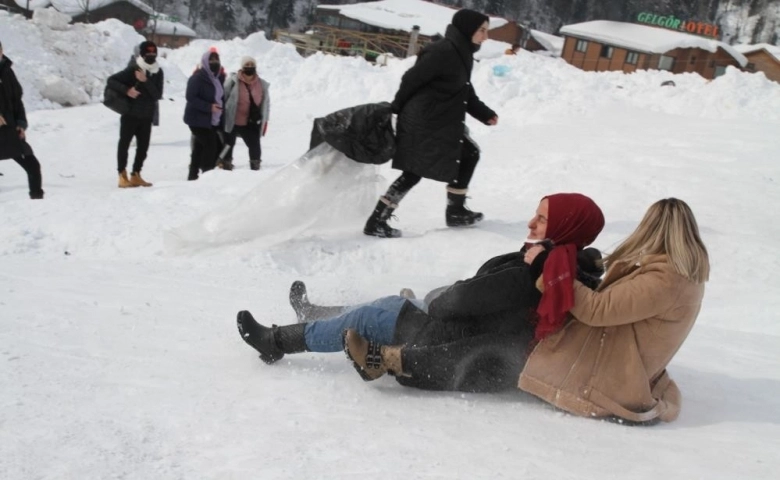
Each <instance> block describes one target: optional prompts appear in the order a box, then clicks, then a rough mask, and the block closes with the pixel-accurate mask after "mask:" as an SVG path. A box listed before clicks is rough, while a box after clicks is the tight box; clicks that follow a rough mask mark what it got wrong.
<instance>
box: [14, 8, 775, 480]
mask: <svg viewBox="0 0 780 480" xmlns="http://www.w3.org/2000/svg"><path fill="white" fill-rule="evenodd" d="M18 22H21V20H19V19H18V18H11V17H7V16H6V17H0V32H2V38H0V40H1V41H2V42H3V45H4V47H5V52H6V54H7V55H8V56H9V57H11V58H13V59H14V60H15V61H16V71H17V73H18V74H19V76H20V77H21V78H23V79H30V78H34V71H30V70H29V69H31V68H37V67H36V65H41V64H42V63H43V62H44V60H45V59H43V58H39V57H37V56H36V55H44V53H39V52H46V51H47V44H46V43H45V41H44V40H41V39H40V38H35V39H30V38H25V37H20V36H16V35H24V34H25V32H27V29H26V27H25V26H24V25H22V24H20V23H18ZM105 28H116V29H117V31H115V32H112V35H113V37H112V38H114V37H117V38H125V35H126V34H127V32H126V31H124V30H121V29H120V27H111V26H110V25H109V26H107V27H105ZM40 42H43V43H40ZM28 44H30V45H33V44H34V45H39V44H40V45H43V47H44V48H41V49H38V48H37V47H36V48H29V49H27V50H24V49H23V47H24V46H25V45H28ZM214 44H215V45H216V46H217V47H218V48H219V49H220V50H221V52H222V58H223V61H224V63H225V64H226V65H227V66H228V67H229V68H231V69H233V68H237V67H238V62H239V59H240V57H241V56H242V55H245V54H253V55H255V56H256V57H257V59H258V69H259V71H260V72H261V75H263V76H264V77H265V78H266V79H267V80H269V81H270V82H271V84H272V85H271V95H272V102H273V104H272V113H271V120H270V127H269V132H268V136H267V137H266V138H265V139H264V141H263V152H264V153H263V169H262V170H260V171H259V172H253V171H250V170H249V168H248V158H247V154H246V150H245V149H244V148H243V147H239V148H238V149H237V154H236V165H237V168H236V170H234V171H232V172H225V171H214V172H210V173H208V174H206V175H204V176H203V177H202V178H201V180H199V181H197V182H187V181H186V180H185V179H186V176H187V164H188V162H189V131H188V130H187V128H186V126H185V125H184V124H183V123H182V122H181V117H182V114H183V109H184V101H183V98H182V92H183V88H184V83H185V81H186V77H187V75H188V74H189V73H190V72H191V71H192V68H193V67H194V65H196V64H197V62H198V60H199V58H200V55H201V53H202V52H203V51H204V50H205V49H206V48H207V47H208V46H210V45H212V42H206V41H198V42H195V43H194V44H193V45H192V46H189V47H186V48H183V49H180V50H176V51H171V52H169V53H168V58H167V59H166V60H165V63H164V67H165V69H166V70H165V72H166V78H167V79H168V80H169V82H168V84H167V85H166V95H165V100H164V101H163V102H161V114H162V118H161V125H160V127H159V128H155V129H154V132H153V137H152V146H151V149H150V154H149V158H148V160H147V162H146V166H145V168H144V175H145V177H147V178H148V179H149V180H150V181H153V182H154V184H155V185H154V187H152V188H148V189H131V190H119V189H117V188H116V171H115V166H116V160H115V148H116V147H115V145H116V140H117V137H118V128H119V127H118V123H119V119H118V117H117V116H116V115H115V114H113V113H112V112H110V111H109V110H107V109H106V108H105V107H103V106H102V105H99V104H92V105H87V106H82V107H75V108H67V109H63V108H56V109H52V106H51V105H50V104H48V103H46V102H43V101H37V102H36V101H33V102H31V103H30V105H29V106H30V107H31V110H33V111H31V112H30V114H29V117H30V118H29V119H30V130H29V132H28V133H29V140H30V142H31V144H32V145H33V147H34V148H35V150H36V152H37V154H38V157H39V158H40V159H41V162H42V164H43V174H44V189H45V190H46V199H45V200H43V201H30V200H29V199H27V186H26V179H25V177H24V173H23V172H22V170H21V169H20V168H19V167H18V166H17V165H16V164H14V163H13V162H11V161H7V162H0V172H2V173H3V174H4V176H3V177H0V222H2V223H1V224H0V225H1V226H0V478H3V479H6V478H7V479H14V480H16V479H79V480H81V479H107V478H121V479H188V480H191V479H243V478H262V479H315V478H316V479H320V478H322V479H344V478H366V477H376V476H383V477H389V478H414V479H416V478H442V479H450V478H462V479H476V478H479V479H496V478H507V479H515V478H524V479H545V480H546V479H550V478H560V479H599V480H603V479H609V478H615V479H625V478H639V479H650V478H669V479H672V478H674V479H735V478H741V479H770V478H777V472H778V469H780V459H779V458H778V453H777V452H779V451H780V314H778V311H780V288H778V287H780V281H778V280H777V275H776V272H777V271H778V269H780V242H778V240H777V239H778V238H780V222H778V214H777V206H778V205H780V188H778V182H780V165H779V164H778V153H780V137H778V135H777V132H778V128H780V86H778V85H777V84H775V83H772V82H769V81H767V80H766V79H764V78H763V77H762V76H761V75H748V74H741V73H739V72H736V71H729V72H728V73H727V74H726V75H725V76H724V77H722V78H719V79H717V80H715V81H712V82H707V81H705V80H703V79H702V78H700V77H698V76H696V75H680V76H672V75H670V74H668V73H667V72H645V73H636V74H632V75H623V74H616V73H605V74H595V73H584V72H581V71H579V70H577V69H574V68H572V67H570V66H568V65H566V64H565V63H564V62H563V61H561V60H559V59H551V58H547V57H543V56H537V55H533V54H528V53H521V54H520V55H518V56H517V57H511V58H510V57H497V58H489V59H485V60H483V61H481V62H480V63H479V64H478V65H476V67H475V71H474V74H473V80H474V84H475V86H476V89H477V92H478V93H479V94H480V96H481V97H482V99H483V100H484V101H485V102H486V103H487V104H488V105H490V106H491V107H492V108H493V109H495V110H496V111H497V112H499V115H500V122H499V125H498V126H496V127H486V126H483V125H480V124H477V123H475V122H473V121H470V127H471V128H472V132H473V135H474V137H475V138H476V139H477V140H478V141H479V142H480V144H481V146H482V148H483V155H482V161H481V164H480V166H479V167H478V169H477V172H476V176H475V178H474V181H473V184H472V190H471V195H472V197H473V198H472V199H471V200H470V204H471V206H472V207H473V208H474V209H476V210H479V211H483V212H485V214H486V217H487V218H486V220H485V221H484V222H483V223H482V224H481V225H480V226H479V227H478V228H472V229H465V230H452V229H448V228H447V227H445V225H444V204H445V193H444V187H443V185H441V184H438V183H434V182H430V181H424V182H421V184H420V185H419V186H418V187H417V188H415V190H414V191H413V192H412V193H411V194H410V195H409V196H408V197H407V199H406V200H405V201H404V203H403V205H402V206H401V208H400V209H399V210H398V211H397V214H398V216H399V221H398V222H397V223H398V224H399V226H400V228H402V229H403V230H404V233H405V235H406V236H405V237H404V238H402V239H398V240H380V239H374V238H368V237H365V236H363V235H362V233H361V228H362V224H363V221H364V220H365V216H366V215H367V214H368V213H369V210H370V208H371V204H372V203H373V201H374V199H373V198H370V197H371V195H368V197H369V198H368V199H367V200H366V199H363V200H357V201H356V200H355V199H356V198H362V197H354V196H350V195H341V193H342V192H340V191H335V190H333V188H336V187H329V186H328V185H342V183H340V180H343V178H344V176H347V175H353V174H354V175H360V176H361V177H360V179H359V180H356V182H357V183H359V185H361V186H362V187H365V188H366V189H369V190H370V191H371V192H373V193H374V194H376V193H377V192H378V191H380V190H382V189H383V188H384V187H385V186H386V185H387V183H388V181H390V180H392V179H394V178H395V176H396V175H397V172H395V171H393V170H391V169H390V167H389V166H388V165H384V166H382V167H379V168H377V169H376V171H373V169H374V168H375V167H370V168H371V169H372V171H370V172H366V171H364V170H363V169H358V170H354V169H350V168H345V169H336V170H334V171H331V172H329V173H328V174H327V175H336V176H340V177H339V178H336V179H335V180H334V179H333V177H327V178H328V180H323V181H322V182H321V183H318V182H316V181H313V180H316V179H317V178H321V177H318V175H323V174H324V173H323V172H318V169H319V168H321V167H322V162H321V161H318V160H314V161H310V162H296V161H297V159H298V157H300V156H301V155H302V154H303V153H304V152H305V151H306V150H307V147H308V141H309V138H308V135H309V133H310V131H311V125H312V120H313V118H315V117H317V116H321V115H323V114H326V113H329V112H331V111H334V110H336V109H339V108H343V107H347V106H351V105H355V104H358V103H365V102H374V101H384V100H389V99H391V98H392V95H393V94H394V92H395V89H396V88H397V86H398V82H399V79H400V77H401V75H402V73H403V71H404V70H405V69H406V68H408V67H409V65H410V64H411V62H412V60H406V61H397V62H395V63H391V64H390V65H389V66H388V67H384V68H380V67H373V66H370V65H368V64H366V63H365V62H363V61H362V60H359V59H350V58H335V57H325V56H313V57H310V58H308V59H305V60H304V59H302V58H300V57H298V56H297V55H296V54H295V52H294V51H293V50H292V49H290V47H288V46H284V45H278V44H274V43H270V42H267V41H265V40H264V39H262V38H259V37H250V38H249V39H247V40H234V41H226V42H216V43H214ZM131 47H132V44H131V43H129V44H128V45H127V48H128V49H127V50H126V51H127V52H128V53H127V54H125V53H122V55H121V58H119V59H118V60H117V62H118V65H120V66H121V65H123V64H124V63H125V62H126V57H127V56H128V55H129V51H130V48H131ZM112 48H113V47H112ZM116 48H117V50H118V51H122V52H124V51H125V50H124V47H122V48H119V46H117V47H116ZM17 49H18V50H17ZM49 54H52V55H53V53H49ZM63 64H65V63H63ZM496 65H505V66H506V67H508V68H509V72H508V73H506V74H505V75H503V76H501V77H496V76H494V75H493V67H494V66H496ZM63 68H64V67H63ZM74 68H76V67H74ZM669 79H673V80H674V81H675V82H676V84H677V86H676V87H660V84H661V82H662V81H664V80H669ZM28 92H29V95H30V97H31V100H34V99H35V98H39V97H36V93H35V87H31V88H30V89H29V90H28ZM375 174H379V177H378V180H379V181H375V179H376V178H377V177H375ZM329 182H333V183H329ZM301 185H307V186H309V188H305V189H302V188H300V187H301ZM560 191H578V192H583V193H585V194H588V195H590V196H592V197H593V198H594V199H596V201H597V202H598V203H599V204H600V205H601V206H602V208H603V210H604V213H605V215H606V219H607V224H606V228H605V230H604V233H603V234H602V235H601V237H600V238H599V239H598V240H597V242H596V246H597V247H599V248H602V249H605V250H609V249H610V247H612V246H614V245H615V244H616V242H618V241H619V240H620V239H621V238H623V237H624V236H625V235H626V234H628V233H629V232H630V231H631V230H632V229H633V228H634V226H635V225H636V223H637V222H638V220H639V219H640V218H641V216H642V214H643V213H644V211H645V209H646V208H647V207H648V206H649V205H650V204H651V203H652V202H654V201H656V200H658V199H660V198H663V197H666V196H676V197H679V198H682V199H685V200H686V201H688V202H689V203H690V205H691V206H692V207H693V209H694V211H695V212H696V214H697V217H698V220H699V223H700V226H701V230H702V234H703V237H704V240H705V242H706V243H707V246H708V247H709V251H710V255H711V260H712V267H713V272H712V278H711V281H710V283H709V284H708V290H707V294H706V296H705V301H704V307H703V310H702V312H701V315H700V317H699V320H698V323H697V325H696V327H695V328H694V330H693V331H692V333H691V335H690V337H689V339H688V341H687V342H686V343H685V345H684V346H683V348H682V349H681V351H680V352H679V354H678V355H677V356H676V357H675V359H674V361H673V363H672V365H671V367H670V372H671V375H672V377H673V378H675V380H676V381H677V382H678V384H679V386H680V388H681V390H682V392H683V396H684V403H683V410H682V414H681V416H680V418H679V419H678V420H677V421H676V422H674V423H672V424H665V425H659V426H656V427H653V428H628V427H623V426H619V425H613V424H608V423H605V422H599V421H593V420H587V419H580V418H576V417H572V416H570V415H566V414H562V413H560V412H557V411H555V410H553V409H551V408H550V407H548V406H546V405H545V404H543V403H541V402H539V401H536V400H534V399H532V398H529V397H527V396H524V395H522V394H520V393H517V394H511V395H466V394H460V393H436V392H425V391H417V390H413V389H407V388H403V387H401V386H399V385H397V384H396V383H395V382H394V381H393V379H392V378H382V379H380V380H378V381H376V382H373V383H369V384H367V383H364V382H363V381H361V380H360V378H359V377H358V375H357V374H356V373H355V372H354V370H353V369H352V367H351V366H350V364H349V363H348V362H347V361H346V359H345V358H344V356H343V355H342V354H332V355H324V354H312V353H307V354H301V355H295V356H289V357H287V358H285V359H284V360H283V361H281V362H280V363H279V364H277V365H273V366H267V365H264V364H262V363H261V362H260V360H259V359H258V358H257V355H255V354H254V353H253V351H252V350H251V349H249V347H247V346H246V345H245V344H244V343H243V341H242V340H241V339H240V337H239V335H238V333H237V331H236V327H235V314H236V312H237V311H238V310H241V309H249V310H251V311H252V312H253V313H254V314H255V316H256V317H258V318H259V319H261V321H263V322H265V323H268V324H270V323H278V324H286V323H292V322H294V321H295V316H294V314H293V311H292V309H291V308H290V307H289V305H288V303H287V291H288V288H289V286H290V284H291V283H292V281H293V280H295V279H302V280H305V281H306V282H307V284H308V285H309V288H310V295H311V297H312V299H313V300H314V301H318V302H321V303H341V302H360V301H365V300H369V299H373V298H375V297H378V296H382V295H386V294H391V293H397V292H398V290H399V289H400V288H402V287H411V288H413V289H414V290H415V291H417V292H418V294H423V293H425V292H426V291H427V290H429V289H431V288H434V287H437V286H439V285H443V284H446V283H450V282H452V281H453V280H455V279H458V278H463V277H466V276H470V275H472V274H473V273H474V271H475V270H476V268H477V267H478V266H479V265H480V264H481V263H482V262H483V261H484V260H485V259H487V258H489V257H491V256H494V255H496V254H500V253H505V252H507V251H510V250H513V249H516V248H518V247H519V246H520V243H521V241H522V240H523V239H524V238H525V234H526V227H525V223H526V221H527V220H528V218H529V217H530V215H531V214H532V212H533V211H534V209H535V207H536V205H537V203H538V200H539V198H540V197H541V196H542V195H544V194H548V193H553V192H560ZM313 200H316V201H313ZM356 202H357V203H358V204H359V205H356V204H355V203H356ZM269 205H276V206H279V205H284V206H285V208H286V209H287V210H286V211H288V212H289V214H288V215H287V216H285V217H284V218H279V217H278V216H276V217H275V212H274V211H269V209H268V208H264V207H267V206H269ZM291 205H292V206H291ZM295 205H301V206H303V205H306V208H303V207H301V208H297V209H296V208H294V207H295ZM312 205H313V206H312ZM358 206H359V208H358ZM236 212H244V213H243V214H236ZM333 212H338V213H340V214H341V213H342V212H343V214H342V215H338V217H339V222H338V223H334V224H333V225H332V226H328V225H322V223H321V222H320V223H319V224H317V223H316V222H314V220H316V218H317V217H318V216H321V215H332V214H333ZM209 221H216V222H217V223H218V224H219V225H221V228H223V229H224V232H225V234H226V235H227V238H228V239H229V237H230V235H229V234H230V233H231V232H236V236H237V237H239V236H240V234H245V233H246V232H247V231H248V229H249V230H251V229H254V230H252V231H254V232H258V233H257V234H256V235H257V236H256V237H255V238H250V239H249V240H246V238H244V239H243V241H237V242H232V241H216V242H208V241H204V240H205V239H202V238H197V236H195V238H193V237H192V236H190V237H187V238H186V240H188V242H187V246H188V248H181V245H179V244H176V243H175V242H173V243H171V242H170V241H168V240H169V239H170V238H171V234H172V233H173V232H178V233H179V234H180V236H181V234H182V232H185V236H186V232H192V231H197V228H196V229H194V230H192V229H187V228H182V226H192V225H193V224H195V225H197V223H193V222H201V225H202V226H204V227H208V225H207V224H206V223H208V222H209ZM203 222H206V223H203ZM277 224H278V225H279V228H278V229H274V226H275V225H277ZM166 239H168V240H166Z"/></svg>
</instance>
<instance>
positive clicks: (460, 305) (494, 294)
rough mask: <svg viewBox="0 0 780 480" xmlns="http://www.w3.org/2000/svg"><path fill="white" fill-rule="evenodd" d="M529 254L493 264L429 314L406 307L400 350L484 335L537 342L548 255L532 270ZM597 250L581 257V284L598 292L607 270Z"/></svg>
mask: <svg viewBox="0 0 780 480" xmlns="http://www.w3.org/2000/svg"><path fill="white" fill-rule="evenodd" d="M524 256H525V248H523V249H522V250H520V251H519V252H512V253H507V254H504V255H500V256H498V257H494V258H491V259H490V260H488V261H487V262H485V264H484V265H482V266H481V267H480V268H479V270H478V271H477V274H476V275H474V276H473V277H471V278H469V279H466V280H461V281H458V282H456V283H454V284H453V285H451V286H450V287H449V288H447V289H446V290H445V291H444V292H443V293H442V294H441V295H439V296H438V297H436V298H435V299H434V300H433V301H432V302H431V303H430V304H429V305H428V313H427V314H426V313H425V312H423V311H422V310H420V309H418V308H417V307H415V306H414V304H412V303H411V302H406V304H404V306H403V307H402V309H401V312H400V313H399V315H398V321H397V323H396V327H395V332H394V335H393V343H394V344H395V345H415V346H426V345H441V344H443V343H449V342H453V341H456V340H460V339H463V338H468V337H473V336H477V335H481V334H485V333H493V334H499V335H522V336H524V337H527V338H528V340H529V342H530V341H531V340H532V339H533V335H534V330H535V327H536V326H535V322H533V321H531V320H532V318H533V317H532V316H533V315H534V313H533V312H534V310H535V309H536V307H537V305H538V304H539V300H540V299H541V293H540V292H539V291H538V290H537V289H536V279H537V278H539V275H541V273H542V270H543V268H544V261H545V260H546V259H547V254H546V252H544V253H541V254H539V255H538V256H537V257H536V259H535V260H534V263H533V265H528V264H527V263H525V261H524V260H523V257H524ZM598 258H601V254H600V253H599V252H598V250H596V249H593V248H589V249H586V250H584V251H581V252H579V254H578V256H577V264H578V268H577V279H578V280H580V281H582V282H583V283H584V284H585V285H587V286H589V287H591V288H596V286H598V282H599V277H600V276H601V275H602V274H603V268H602V267H601V266H599V265H597V264H596V262H595V260H596V259H598Z"/></svg>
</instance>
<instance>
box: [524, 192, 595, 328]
mask: <svg viewBox="0 0 780 480" xmlns="http://www.w3.org/2000/svg"><path fill="white" fill-rule="evenodd" d="M545 198H546V199H547V201H548V202H549V209H548V215H547V216H548V218H547V239H549V240H551V241H552V242H553V244H554V245H555V247H554V248H553V249H552V251H551V252H550V253H549V255H548V256H547V260H546V261H545V262H544V270H543V274H542V276H543V279H544V293H543V294H542V299H541V301H540V302H539V306H538V307H537V309H536V313H538V314H539V322H538V323H537V325H536V331H535V334H534V338H535V340H536V341H537V342H538V341H540V340H542V339H543V338H544V337H546V336H548V335H550V334H551V333H554V332H556V331H558V330H559V329H560V328H561V327H562V326H563V321H564V320H565V319H566V314H567V313H568V312H569V310H571V307H573V306H574V277H575V276H576V275H577V251H578V250H582V249H583V248H585V247H586V246H588V245H590V244H591V243H593V241H594V240H596V237H597V236H598V235H599V233H601V229H602V228H604V214H603V213H601V209H600V208H599V207H598V205H596V202H594V201H593V200H591V199H590V198H589V197H586V196H585V195H582V194H579V193H556V194H555V195H549V196H547V197H544V198H542V200H544V199H545Z"/></svg>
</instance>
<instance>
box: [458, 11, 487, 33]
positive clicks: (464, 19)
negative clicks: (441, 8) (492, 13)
mask: <svg viewBox="0 0 780 480" xmlns="http://www.w3.org/2000/svg"><path fill="white" fill-rule="evenodd" d="M489 21H490V18H489V17H488V16H487V15H485V14H483V13H479V12H476V11H474V10H469V9H467V8H464V9H462V10H458V11H457V12H455V15H453V16H452V25H453V26H454V27H455V28H457V29H458V31H460V33H462V34H463V35H465V36H466V38H468V39H471V37H473V36H474V34H475V33H476V32H477V30H478V29H479V27H480V26H482V24H483V23H485V22H489Z"/></svg>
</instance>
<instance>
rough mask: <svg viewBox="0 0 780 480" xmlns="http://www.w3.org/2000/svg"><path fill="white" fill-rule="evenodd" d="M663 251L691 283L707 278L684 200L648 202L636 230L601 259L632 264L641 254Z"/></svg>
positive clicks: (607, 262)
mask: <svg viewBox="0 0 780 480" xmlns="http://www.w3.org/2000/svg"><path fill="white" fill-rule="evenodd" d="M658 254H665V255H667V257H668V258H669V263H670V264H671V265H672V267H674V270H675V271H676V272H677V273H679V274H680V275H682V276H683V277H685V278H687V279H689V280H691V281H692V282H695V283H704V282H706V281H707V280H709V278H710V260H709V256H708V255H707V248H706V247H705V246H704V242H702V241H701V237H700V236H699V226H698V224H697V223H696V218H695V217H694V216H693V211H691V207H689V206H688V204H687V203H685V202H683V201H682V200H679V199H677V198H665V199H663V200H659V201H657V202H655V203H654V204H652V205H651V206H650V208H649V209H648V210H647V213H645V216H644V218H643V219H642V221H641V222H639V226H637V227H636V230H634V232H633V233H632V234H631V235H629V236H628V238H627V239H625V240H624V241H623V243H621V244H620V245H619V246H618V247H617V248H616V249H615V251H614V252H612V254H611V255H609V256H608V257H607V258H605V259H604V263H605V265H607V266H611V265H614V264H617V263H621V262H630V263H635V262H637V261H639V260H640V258H641V257H642V256H644V255H658Z"/></svg>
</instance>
